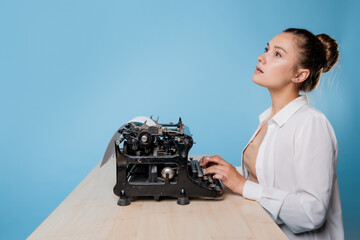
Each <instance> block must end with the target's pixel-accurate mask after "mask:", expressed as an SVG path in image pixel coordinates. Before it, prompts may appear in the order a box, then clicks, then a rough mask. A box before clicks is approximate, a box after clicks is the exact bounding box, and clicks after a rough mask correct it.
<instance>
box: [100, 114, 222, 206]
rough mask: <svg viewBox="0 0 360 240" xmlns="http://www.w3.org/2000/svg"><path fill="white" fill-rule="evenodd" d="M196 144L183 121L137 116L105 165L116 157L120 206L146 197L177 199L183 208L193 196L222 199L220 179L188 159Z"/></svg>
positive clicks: (107, 154)
mask: <svg viewBox="0 0 360 240" xmlns="http://www.w3.org/2000/svg"><path fill="white" fill-rule="evenodd" d="M192 145H193V139H192V135H191V133H190V130H189V128H188V127H186V126H185V125H184V124H183V123H182V121H181V118H180V119H179V121H178V123H176V124H173V123H169V124H159V123H158V122H157V121H154V120H153V119H151V118H146V117H137V118H135V119H133V120H131V121H130V122H128V123H126V124H124V125H123V126H122V127H120V128H119V130H118V131H117V132H116V133H115V135H114V136H113V138H112V139H111V141H110V143H109V146H108V148H107V150H106V152H105V155H104V158H103V161H102V163H101V166H102V165H104V164H105V163H106V161H107V160H108V159H109V158H110V157H112V156H113V157H115V158H116V178H117V179H116V180H117V181H116V184H115V187H114V193H115V194H116V195H117V196H119V197H120V198H119V201H118V205H120V206H126V205H129V204H130V201H133V200H134V198H135V197H142V196H151V197H154V199H156V200H159V198H160V197H162V196H166V197H175V198H177V199H178V200H177V203H178V204H180V205H186V204H189V197H190V198H191V197H197V198H198V197H201V198H219V197H221V196H222V194H223V190H222V187H221V183H220V182H219V180H217V179H214V178H213V177H212V175H205V174H204V173H203V169H202V167H201V166H200V164H199V162H198V160H195V159H192V158H188V153H189V151H190V149H191V147H192Z"/></svg>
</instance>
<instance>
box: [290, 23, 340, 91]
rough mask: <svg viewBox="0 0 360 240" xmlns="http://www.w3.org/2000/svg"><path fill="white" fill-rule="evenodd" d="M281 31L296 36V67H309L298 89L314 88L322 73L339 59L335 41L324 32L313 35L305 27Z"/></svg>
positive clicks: (308, 89) (328, 69)
mask: <svg viewBox="0 0 360 240" xmlns="http://www.w3.org/2000/svg"><path fill="white" fill-rule="evenodd" d="M283 32H286V33H292V34H294V35H295V36H296V46H297V48H298V53H299V61H298V64H297V67H301V68H305V69H309V71H310V74H309V76H308V78H307V79H306V80H305V81H304V82H303V83H302V84H301V86H300V91H303V92H310V91H312V90H314V89H315V88H316V87H317V86H318V84H319V81H320V76H321V74H322V73H325V72H328V71H330V70H331V69H332V68H333V66H334V65H335V64H336V63H337V61H338V59H339V50H338V44H337V42H336V41H335V40H334V39H333V38H331V37H330V36H329V35H326V34H324V33H322V34H318V35H314V34H313V33H311V32H310V31H308V30H306V29H299V28H288V29H286V30H284V31H283Z"/></svg>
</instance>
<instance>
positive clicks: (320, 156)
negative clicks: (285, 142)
mask: <svg viewBox="0 0 360 240" xmlns="http://www.w3.org/2000/svg"><path fill="white" fill-rule="evenodd" d="M294 147H295V148H294V149H295V158H294V159H293V161H294V165H295V169H296V175H295V176H293V179H289V181H295V183H296V190H295V191H294V192H288V191H284V190H281V189H278V188H271V187H265V186H263V185H260V184H257V183H254V182H251V181H249V180H247V181H246V180H245V179H244V178H243V177H242V176H241V175H240V174H238V175H237V174H235V173H234V171H236V169H235V168H234V167H232V166H231V165H230V164H228V163H226V162H225V161H224V160H223V159H219V156H215V157H212V158H209V159H208V160H207V161H206V160H203V163H205V164H204V165H206V163H208V162H213V163H216V164H218V165H219V166H218V167H215V166H211V167H209V168H207V169H206V173H213V174H215V175H214V176H216V177H219V178H220V179H221V178H223V179H225V182H223V183H224V184H225V185H227V184H229V185H230V186H229V188H230V189H231V190H233V191H234V190H235V192H238V193H240V194H242V195H243V196H244V197H245V198H249V199H253V200H257V201H258V202H259V203H260V204H261V205H262V206H263V207H264V208H265V209H266V210H267V211H268V212H269V213H270V214H271V216H272V217H273V219H274V220H275V221H277V222H278V223H280V222H283V223H285V224H286V225H287V226H288V227H289V228H290V229H291V230H292V231H293V232H294V233H300V232H306V231H310V230H314V229H317V228H319V227H320V226H322V224H323V223H324V221H325V219H326V214H327V209H328V207H329V201H330V198H331V194H332V189H333V183H334V180H335V177H336V172H335V171H336V160H337V143H336V139H335V135H334V133H333V130H332V127H331V125H330V123H329V122H328V121H327V120H326V118H323V117H311V118H309V119H308V121H307V122H306V123H305V124H304V125H303V127H302V129H301V131H300V132H299V134H297V136H296V137H295V141H294ZM224 162H225V163H226V164H225V163H224ZM227 164H228V165H227ZM229 165H230V166H231V167H230V166H229ZM279 167H281V166H279ZM239 176H241V177H239ZM244 180H245V181H244ZM236 185H238V187H236Z"/></svg>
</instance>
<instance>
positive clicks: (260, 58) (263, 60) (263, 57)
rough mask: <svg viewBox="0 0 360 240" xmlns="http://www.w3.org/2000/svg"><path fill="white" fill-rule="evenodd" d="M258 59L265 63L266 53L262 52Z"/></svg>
mask: <svg viewBox="0 0 360 240" xmlns="http://www.w3.org/2000/svg"><path fill="white" fill-rule="evenodd" d="M257 60H258V61H259V62H261V63H262V64H265V53H263V54H261V55H260V56H258V57H257Z"/></svg>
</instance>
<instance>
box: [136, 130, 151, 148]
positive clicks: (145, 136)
mask: <svg viewBox="0 0 360 240" xmlns="http://www.w3.org/2000/svg"><path fill="white" fill-rule="evenodd" d="M138 139H139V142H140V144H141V145H143V146H147V145H149V144H150V143H151V142H152V135H151V133H149V132H148V131H141V132H140V133H139V136H138Z"/></svg>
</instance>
